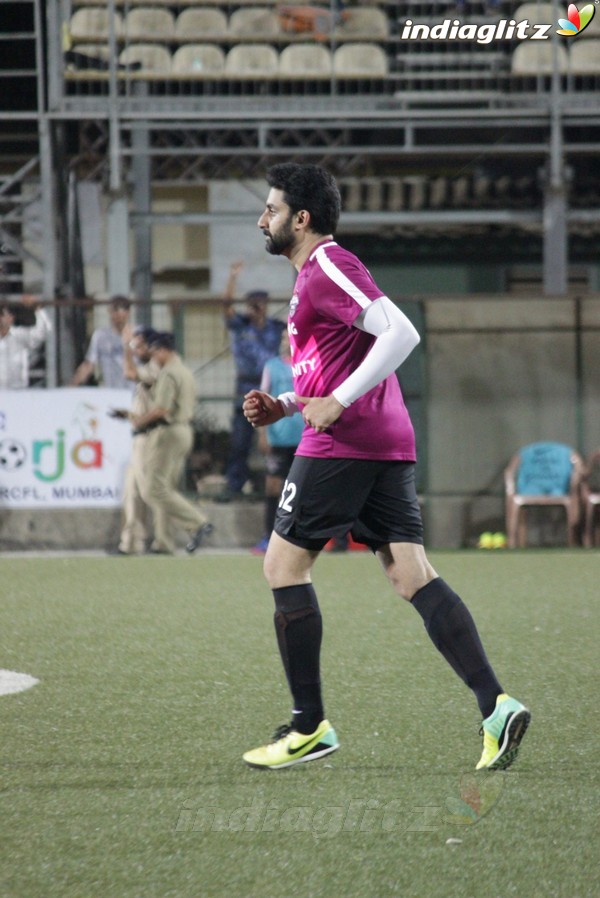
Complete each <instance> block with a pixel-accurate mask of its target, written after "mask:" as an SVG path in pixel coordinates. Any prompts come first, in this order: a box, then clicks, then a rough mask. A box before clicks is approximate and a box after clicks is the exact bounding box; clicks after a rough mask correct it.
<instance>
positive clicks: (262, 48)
mask: <svg viewBox="0 0 600 898" xmlns="http://www.w3.org/2000/svg"><path fill="white" fill-rule="evenodd" d="M278 68H279V54H278V53H277V50H276V49H275V47H271V46H270V44H236V46H235V47H232V48H231V50H230V51H229V53H228V54H227V56H226V58H225V74H226V75H227V76H228V77H229V78H250V77H252V78H272V77H274V76H276V75H277V73H278Z"/></svg>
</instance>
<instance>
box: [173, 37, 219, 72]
mask: <svg viewBox="0 0 600 898" xmlns="http://www.w3.org/2000/svg"><path fill="white" fill-rule="evenodd" d="M171 71H172V73H173V74H174V75H192V76H195V77H198V76H202V75H204V76H207V77H218V76H219V75H222V74H223V73H224V71H225V53H224V52H223V50H222V49H221V47H217V45H216V44H183V46H181V47H179V49H177V50H176V51H175V53H174V54H173V63H172V68H171Z"/></svg>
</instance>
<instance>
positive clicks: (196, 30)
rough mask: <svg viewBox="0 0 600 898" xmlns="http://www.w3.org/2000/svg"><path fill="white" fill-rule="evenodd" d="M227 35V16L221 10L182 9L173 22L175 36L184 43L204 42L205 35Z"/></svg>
mask: <svg viewBox="0 0 600 898" xmlns="http://www.w3.org/2000/svg"><path fill="white" fill-rule="evenodd" d="M209 34H210V35H213V34H218V35H222V36H224V35H225V34H227V15H226V13H225V12H223V10H222V9H212V8H208V7H207V8H202V9H194V8H192V9H184V10H183V12H180V13H179V15H178V16H177V21H176V22H175V36H176V37H178V38H180V39H183V40H185V41H190V42H191V41H194V40H201V41H204V40H206V37H207V35H209Z"/></svg>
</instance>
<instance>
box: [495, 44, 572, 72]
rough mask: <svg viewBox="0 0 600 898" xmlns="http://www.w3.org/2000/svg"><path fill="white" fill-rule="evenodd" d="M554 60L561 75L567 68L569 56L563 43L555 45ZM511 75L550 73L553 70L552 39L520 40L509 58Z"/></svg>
mask: <svg viewBox="0 0 600 898" xmlns="http://www.w3.org/2000/svg"><path fill="white" fill-rule="evenodd" d="M556 61H557V64H558V71H559V72H560V74H561V75H564V74H566V72H567V71H568V68H569V57H568V54H567V50H566V48H565V47H564V45H563V44H558V45H557V46H556ZM510 70H511V72H512V74H513V75H529V76H530V77H534V76H536V75H551V74H552V72H553V71H554V44H553V42H552V41H534V42H531V41H522V42H521V43H520V44H519V45H518V47H517V48H516V49H515V50H514V51H513V54H512V56H511V59H510Z"/></svg>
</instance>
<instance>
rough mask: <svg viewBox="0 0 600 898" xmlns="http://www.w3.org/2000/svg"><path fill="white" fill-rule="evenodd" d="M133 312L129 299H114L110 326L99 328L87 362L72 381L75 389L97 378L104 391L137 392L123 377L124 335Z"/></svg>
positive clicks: (85, 361) (130, 382)
mask: <svg viewBox="0 0 600 898" xmlns="http://www.w3.org/2000/svg"><path fill="white" fill-rule="evenodd" d="M130 308H131V302H130V301H129V300H128V299H127V297H126V296H113V298H112V299H111V301H110V303H109V306H108V317H109V324H108V326H107V327H97V328H96V329H95V331H94V332H93V333H92V336H91V338H90V343H89V346H88V350H87V352H86V354H85V359H84V360H83V362H81V364H80V365H79V366H78V368H77V369H76V371H75V373H74V374H73V377H72V378H71V384H70V385H71V386H72V387H79V386H82V385H84V384H86V383H87V382H88V380H89V379H90V377H91V375H92V374H95V375H96V376H97V377H99V379H100V381H101V384H102V386H103V387H109V388H111V389H115V390H131V391H133V390H134V388H135V381H131V380H128V379H127V378H126V377H125V374H124V373H123V364H124V362H123V331H124V329H125V327H126V326H127V325H128V324H129V310H130Z"/></svg>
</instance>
